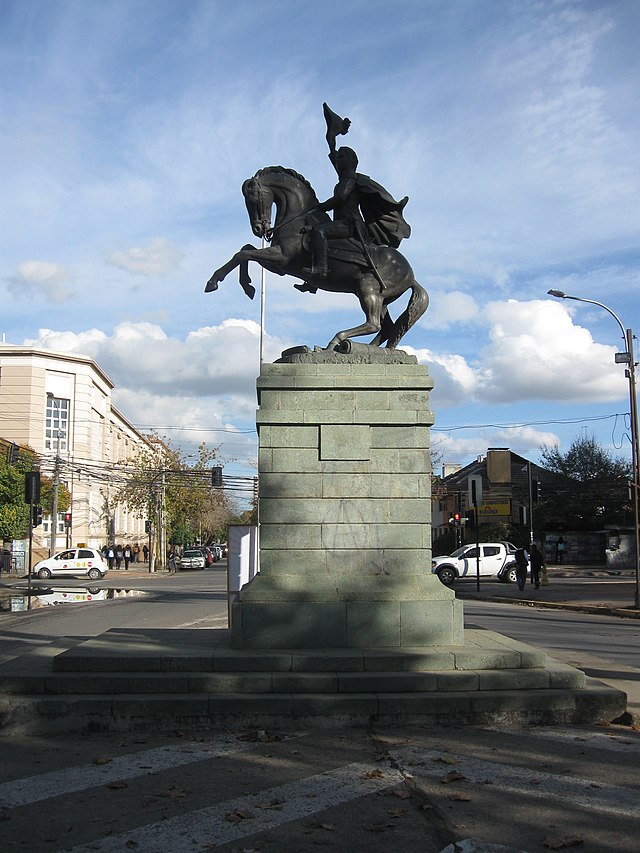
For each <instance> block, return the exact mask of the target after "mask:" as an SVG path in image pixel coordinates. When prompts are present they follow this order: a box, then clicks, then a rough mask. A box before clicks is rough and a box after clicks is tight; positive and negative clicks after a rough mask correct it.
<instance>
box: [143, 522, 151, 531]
mask: <svg viewBox="0 0 640 853" xmlns="http://www.w3.org/2000/svg"><path fill="white" fill-rule="evenodd" d="M144 532H145V533H151V522H150V521H145V523H144Z"/></svg>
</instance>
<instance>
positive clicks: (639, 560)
mask: <svg viewBox="0 0 640 853" xmlns="http://www.w3.org/2000/svg"><path fill="white" fill-rule="evenodd" d="M547 293H548V294H549V296H555V297H556V298H557V299H574V300H575V301H576V302H586V303H588V304H589V305H597V306H598V307H599V308H604V310H605V311H606V312H607V313H609V314H610V315H611V316H612V317H613V319H614V320H615V321H616V323H617V324H618V326H619V327H620V332H621V333H622V340H623V341H624V343H625V351H624V352H617V353H616V356H615V360H616V364H626V365H627V368H626V370H625V374H626V376H627V379H628V380H629V416H630V418H631V469H632V476H633V483H632V489H633V518H634V524H633V526H634V534H635V546H636V567H635V568H636V584H635V598H634V606H635V608H636V609H638V610H640V531H639V530H638V514H639V513H638V503H639V493H638V489H639V488H640V476H639V471H638V462H639V461H640V448H639V446H638V402H637V397H636V363H635V360H634V354H633V332H632V331H631V329H625V328H624V326H623V325H622V321H621V320H620V318H619V317H618V315H617V314H615V313H614V312H613V311H612V310H611V308H609V307H607V306H606V305H604V304H603V303H602V302H596V300H595V299H584V298H583V297H582V296H570V295H569V294H568V293H565V292H564V291H562V290H549V291H547Z"/></svg>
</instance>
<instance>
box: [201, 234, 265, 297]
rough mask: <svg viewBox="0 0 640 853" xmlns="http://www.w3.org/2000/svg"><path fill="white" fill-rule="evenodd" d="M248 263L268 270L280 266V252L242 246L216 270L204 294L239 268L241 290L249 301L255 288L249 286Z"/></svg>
mask: <svg viewBox="0 0 640 853" xmlns="http://www.w3.org/2000/svg"><path fill="white" fill-rule="evenodd" d="M249 261H256V263H258V264H260V265H261V266H266V267H267V268H268V269H272V268H273V267H275V268H276V272H277V271H278V270H277V267H278V266H279V265H281V264H282V252H281V251H280V248H279V247H278V246H267V247H266V248H264V249H257V248H256V247H255V246H252V245H251V244H247V245H246V246H243V247H242V248H241V249H240V251H239V252H236V253H235V255H234V256H233V257H232V258H231V259H230V260H228V261H227V263H226V264H223V265H222V266H221V267H219V269H217V270H216V271H215V272H214V274H213V275H212V276H211V278H210V279H209V281H208V282H207V286H206V287H205V289H204V292H205V293H211V291H212V290H217V289H218V284H219V283H220V282H221V281H222V280H223V279H224V278H226V277H227V276H228V275H229V273H230V272H231V270H233V269H235V268H236V267H240V284H241V286H242V289H243V290H244V292H245V293H246V294H247V296H248V297H249V298H250V299H253V297H254V295H255V292H256V290H255V287H253V286H252V284H251V279H250V277H249V268H248V265H249Z"/></svg>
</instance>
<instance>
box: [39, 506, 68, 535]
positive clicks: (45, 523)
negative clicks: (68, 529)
mask: <svg viewBox="0 0 640 853" xmlns="http://www.w3.org/2000/svg"><path fill="white" fill-rule="evenodd" d="M42 530H43V533H44V534H45V535H46V536H50V535H51V514H50V513H48V514H46V515H43V516H42ZM64 532H65V526H64V513H63V512H59V513H58V524H57V527H56V535H57V534H59V533H64Z"/></svg>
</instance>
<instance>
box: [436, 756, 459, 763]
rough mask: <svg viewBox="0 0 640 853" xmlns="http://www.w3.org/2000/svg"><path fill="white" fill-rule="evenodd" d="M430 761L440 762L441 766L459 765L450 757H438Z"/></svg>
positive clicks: (456, 760)
mask: <svg viewBox="0 0 640 853" xmlns="http://www.w3.org/2000/svg"><path fill="white" fill-rule="evenodd" d="M431 760H432V761H440V762H442V764H460V762H459V761H458V759H457V758H454V757H453V756H452V755H438V756H437V758H432V759H431Z"/></svg>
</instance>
